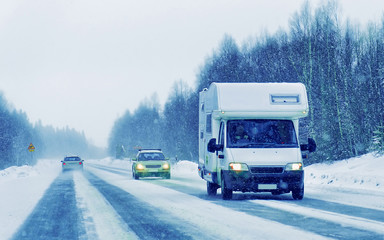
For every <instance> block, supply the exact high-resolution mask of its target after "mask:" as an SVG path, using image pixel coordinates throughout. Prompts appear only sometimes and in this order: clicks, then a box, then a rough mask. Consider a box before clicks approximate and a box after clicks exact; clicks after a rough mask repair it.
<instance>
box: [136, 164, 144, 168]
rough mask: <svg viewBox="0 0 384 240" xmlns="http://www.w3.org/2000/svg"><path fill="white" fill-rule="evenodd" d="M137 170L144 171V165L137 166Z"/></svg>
mask: <svg viewBox="0 0 384 240" xmlns="http://www.w3.org/2000/svg"><path fill="white" fill-rule="evenodd" d="M136 169H137V170H144V165H143V164H141V163H139V164H137V165H136Z"/></svg>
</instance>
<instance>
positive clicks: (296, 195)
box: [292, 186, 304, 200]
mask: <svg viewBox="0 0 384 240" xmlns="http://www.w3.org/2000/svg"><path fill="white" fill-rule="evenodd" d="M292 197H293V199H295V200H302V199H303V198H304V186H303V187H301V188H299V189H293V190H292Z"/></svg>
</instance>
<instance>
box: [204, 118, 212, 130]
mask: <svg viewBox="0 0 384 240" xmlns="http://www.w3.org/2000/svg"><path fill="white" fill-rule="evenodd" d="M205 126H206V128H205V131H206V132H207V133H212V114H207V119H206V124H205Z"/></svg>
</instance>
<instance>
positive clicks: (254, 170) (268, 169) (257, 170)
mask: <svg viewBox="0 0 384 240" xmlns="http://www.w3.org/2000/svg"><path fill="white" fill-rule="evenodd" d="M283 171H284V167H251V172H252V173H282V172H283Z"/></svg>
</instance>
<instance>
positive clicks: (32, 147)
mask: <svg viewBox="0 0 384 240" xmlns="http://www.w3.org/2000/svg"><path fill="white" fill-rule="evenodd" d="M28 151H29V152H30V153H31V160H30V164H33V152H34V151H35V146H33V144H32V143H30V144H29V146H28Z"/></svg>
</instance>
